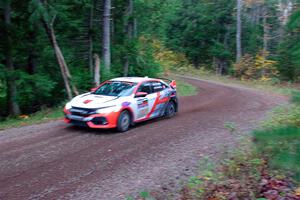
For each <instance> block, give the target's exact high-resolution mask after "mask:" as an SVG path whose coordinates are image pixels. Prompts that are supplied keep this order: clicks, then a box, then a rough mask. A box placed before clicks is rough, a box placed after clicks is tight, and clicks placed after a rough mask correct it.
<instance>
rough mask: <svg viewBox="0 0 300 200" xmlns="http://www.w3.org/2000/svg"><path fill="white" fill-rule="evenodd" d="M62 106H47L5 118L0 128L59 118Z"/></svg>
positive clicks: (0, 123)
mask: <svg viewBox="0 0 300 200" xmlns="http://www.w3.org/2000/svg"><path fill="white" fill-rule="evenodd" d="M62 110H63V107H61V106H60V107H55V108H47V109H43V110H41V111H38V112H36V113H33V114H31V115H20V116H19V117H16V118H7V119H6V120H4V121H2V122H0V130H3V129H7V128H13V127H20V126H26V125H32V124H39V123H43V122H48V121H51V120H56V119H60V118H62V117H63V112H62Z"/></svg>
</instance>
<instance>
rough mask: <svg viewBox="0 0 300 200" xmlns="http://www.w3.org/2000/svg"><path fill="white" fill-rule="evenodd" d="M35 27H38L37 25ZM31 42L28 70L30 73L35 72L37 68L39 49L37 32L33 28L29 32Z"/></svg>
mask: <svg viewBox="0 0 300 200" xmlns="http://www.w3.org/2000/svg"><path fill="white" fill-rule="evenodd" d="M35 28H38V27H37V26H35ZM28 39H29V42H30V46H29V47H28V68H27V71H28V73H29V74H35V73H36V70H37V65H38V64H37V58H38V55H37V51H36V48H35V45H36V32H35V30H31V31H30V32H29V38H28Z"/></svg>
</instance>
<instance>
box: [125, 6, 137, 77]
mask: <svg viewBox="0 0 300 200" xmlns="http://www.w3.org/2000/svg"><path fill="white" fill-rule="evenodd" d="M124 29H125V34H126V35H127V38H126V39H127V41H129V42H131V40H132V39H133V36H134V32H135V31H134V19H133V0H128V5H127V8H126V13H125V25H124ZM128 71H129V55H128V53H126V55H125V58H124V74H123V76H128Z"/></svg>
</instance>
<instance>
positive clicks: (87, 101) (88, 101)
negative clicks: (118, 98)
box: [83, 100, 93, 104]
mask: <svg viewBox="0 0 300 200" xmlns="http://www.w3.org/2000/svg"><path fill="white" fill-rule="evenodd" d="M92 101H93V100H85V101H84V102H83V103H84V104H88V103H90V102H92Z"/></svg>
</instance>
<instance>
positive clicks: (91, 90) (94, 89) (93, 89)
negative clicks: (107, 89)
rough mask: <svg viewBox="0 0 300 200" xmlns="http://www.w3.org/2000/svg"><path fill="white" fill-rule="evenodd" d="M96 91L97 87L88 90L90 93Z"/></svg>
mask: <svg viewBox="0 0 300 200" xmlns="http://www.w3.org/2000/svg"><path fill="white" fill-rule="evenodd" d="M97 89H98V87H95V88H92V89H90V92H95V91H96V90H97Z"/></svg>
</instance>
